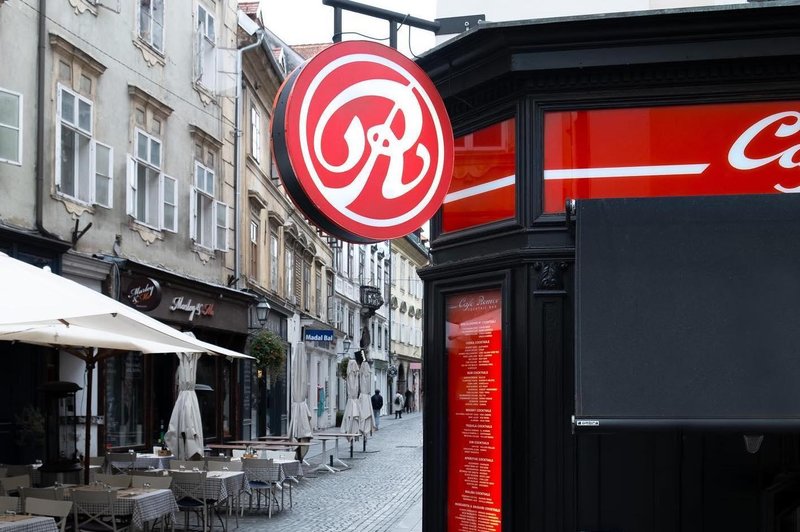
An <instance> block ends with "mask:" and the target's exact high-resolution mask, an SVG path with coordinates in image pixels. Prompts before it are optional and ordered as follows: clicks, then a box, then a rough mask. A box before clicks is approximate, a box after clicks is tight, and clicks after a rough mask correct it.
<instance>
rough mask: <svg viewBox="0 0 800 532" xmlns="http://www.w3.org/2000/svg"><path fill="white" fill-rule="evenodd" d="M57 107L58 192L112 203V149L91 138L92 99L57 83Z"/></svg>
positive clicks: (101, 202)
mask: <svg viewBox="0 0 800 532" xmlns="http://www.w3.org/2000/svg"><path fill="white" fill-rule="evenodd" d="M1 101H2V100H0V102H1ZM57 107H58V109H57V113H58V125H57V127H56V153H57V154H58V160H57V162H56V167H55V171H56V176H55V179H56V188H57V190H58V192H59V193H61V194H64V195H65V196H69V197H71V198H74V199H76V200H78V201H82V202H84V203H89V204H98V205H101V206H103V207H109V208H110V207H112V204H111V201H112V199H111V198H112V191H113V186H112V180H113V159H114V157H113V150H112V148H111V147H110V146H106V145H105V144H101V143H99V142H97V141H96V140H95V139H94V138H92V124H93V105H92V102H91V100H88V99H87V98H84V97H83V96H80V95H78V94H76V93H74V92H72V91H71V90H69V89H68V88H66V87H64V86H62V85H59V87H58V102H57ZM1 109H2V107H1V106H0V113H2V110H1ZM1 133H2V129H1V128H0V134H1ZM1 146H2V137H1V136H0V147H1Z"/></svg>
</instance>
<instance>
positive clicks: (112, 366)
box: [103, 353, 145, 448]
mask: <svg viewBox="0 0 800 532" xmlns="http://www.w3.org/2000/svg"><path fill="white" fill-rule="evenodd" d="M104 364H105V365H104V372H103V374H104V381H105V403H106V405H105V406H106V414H105V416H106V427H105V428H106V444H107V445H110V446H111V447H125V448H127V447H132V446H136V445H143V444H144V443H145V442H144V433H143V431H142V427H143V426H144V357H143V356H141V355H140V354H138V353H126V354H121V355H119V356H114V357H109V358H107V359H106V360H105V363H104Z"/></svg>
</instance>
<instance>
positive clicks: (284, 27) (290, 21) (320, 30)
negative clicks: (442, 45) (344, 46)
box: [261, 0, 436, 57]
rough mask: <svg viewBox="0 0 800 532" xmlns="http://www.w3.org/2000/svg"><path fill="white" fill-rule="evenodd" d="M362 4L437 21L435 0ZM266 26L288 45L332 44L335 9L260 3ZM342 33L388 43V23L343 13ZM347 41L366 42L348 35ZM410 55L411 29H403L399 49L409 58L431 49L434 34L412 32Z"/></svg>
mask: <svg viewBox="0 0 800 532" xmlns="http://www.w3.org/2000/svg"><path fill="white" fill-rule="evenodd" d="M356 1H358V2H359V3H362V4H368V5H371V6H374V7H380V8H383V9H388V10H390V11H395V12H397V13H404V14H409V15H411V16H414V17H417V18H421V19H425V20H433V19H434V18H436V0H403V1H400V0H356ZM261 13H262V17H263V19H264V24H265V25H266V26H267V28H269V29H270V30H271V31H272V32H273V33H275V34H276V35H277V36H278V37H280V38H281V39H282V40H283V41H284V42H286V43H287V44H290V45H292V44H316V43H324V42H331V38H332V36H333V8H332V7H328V6H325V5H323V4H322V0H288V1H287V0H261ZM342 31H343V32H359V33H363V34H364V35H368V36H370V37H375V38H377V39H386V40H382V41H380V42H382V43H384V44H386V45H388V44H389V40H388V38H389V23H388V22H386V21H384V20H379V19H374V18H371V17H367V16H365V15H360V14H358V13H352V12H347V11H344V12H343V15H342ZM343 38H344V39H345V40H350V39H363V37H361V36H359V35H355V34H347V35H344V37H343ZM410 40H411V47H410V52H409V28H408V26H403V27H401V28H400V29H399V30H398V32H397V45H398V46H397V48H398V50H399V51H400V52H402V53H403V54H405V55H406V56H408V57H413V54H417V55H419V54H421V53H422V52H424V51H426V50H428V49H430V48H432V47H433V46H434V45H435V38H434V35H433V33H432V32H430V31H426V30H421V29H417V28H412V29H411V35H410Z"/></svg>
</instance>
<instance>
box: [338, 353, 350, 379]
mask: <svg viewBox="0 0 800 532" xmlns="http://www.w3.org/2000/svg"><path fill="white" fill-rule="evenodd" d="M349 363H350V357H344V358H343V359H342V360H341V361H340V362H339V368H338V373H339V376H340V377H341V378H343V379H346V378H347V365H348V364H349Z"/></svg>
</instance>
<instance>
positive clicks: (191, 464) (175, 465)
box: [169, 460, 206, 471]
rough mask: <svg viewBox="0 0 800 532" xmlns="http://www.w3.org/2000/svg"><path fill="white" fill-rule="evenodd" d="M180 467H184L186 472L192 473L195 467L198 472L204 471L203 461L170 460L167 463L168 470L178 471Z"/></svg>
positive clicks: (204, 463) (204, 464)
mask: <svg viewBox="0 0 800 532" xmlns="http://www.w3.org/2000/svg"><path fill="white" fill-rule="evenodd" d="M181 466H183V467H184V469H185V470H186V471H192V470H194V468H195V467H196V468H197V469H199V470H200V471H204V470H205V468H206V462H205V461H204V460H170V461H169V468H170V469H173V470H176V471H177V470H180V468H181Z"/></svg>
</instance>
